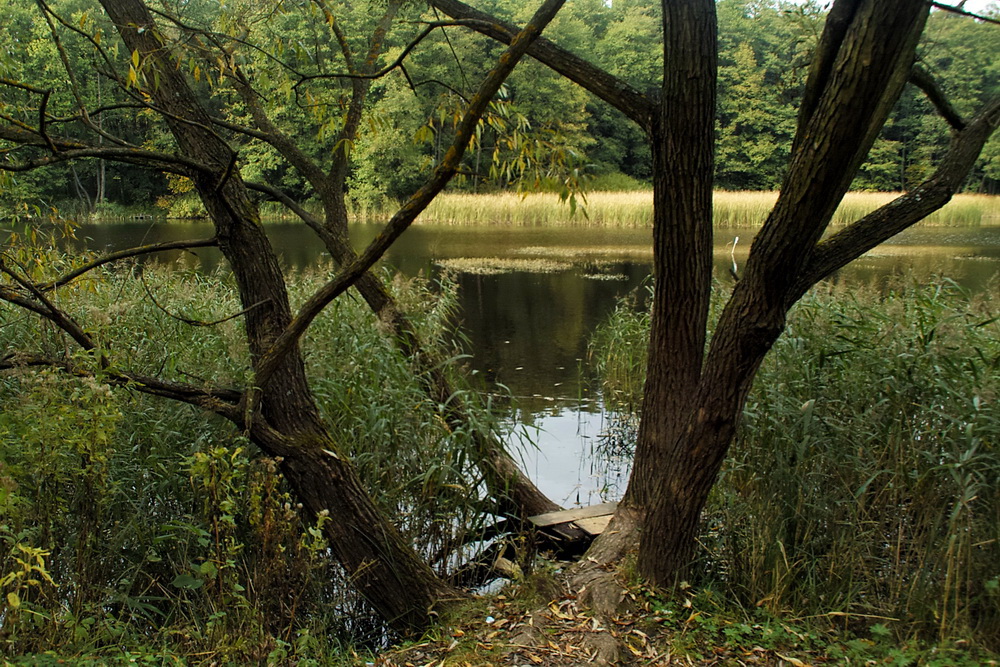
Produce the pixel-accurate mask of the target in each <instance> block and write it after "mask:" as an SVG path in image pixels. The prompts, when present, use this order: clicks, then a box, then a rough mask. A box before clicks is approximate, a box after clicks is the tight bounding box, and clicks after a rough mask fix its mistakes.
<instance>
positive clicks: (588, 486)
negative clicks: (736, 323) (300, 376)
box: [79, 223, 1000, 505]
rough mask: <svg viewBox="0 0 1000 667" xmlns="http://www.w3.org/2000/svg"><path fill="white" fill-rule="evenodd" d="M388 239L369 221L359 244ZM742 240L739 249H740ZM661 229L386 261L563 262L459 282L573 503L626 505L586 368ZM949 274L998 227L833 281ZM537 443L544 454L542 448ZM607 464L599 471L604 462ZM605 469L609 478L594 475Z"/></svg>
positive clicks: (468, 246) (403, 248)
mask: <svg viewBox="0 0 1000 667" xmlns="http://www.w3.org/2000/svg"><path fill="white" fill-rule="evenodd" d="M378 230H379V227H378V226H372V225H357V226H355V227H353V228H352V230H351V233H352V240H353V241H354V242H355V245H356V247H358V248H360V247H362V246H363V244H364V243H366V242H367V241H368V240H369V239H371V238H372V237H373V236H374V235H375V234H376V233H377V232H378ZM268 232H269V235H270V236H271V238H272V241H273V243H274V245H275V247H276V248H277V250H278V252H279V253H280V255H281V257H282V259H283V261H284V262H285V263H286V264H287V265H289V266H293V267H303V266H308V265H310V264H312V263H315V262H317V261H319V260H320V259H322V258H323V257H324V253H323V252H322V249H321V246H320V244H319V243H318V242H317V241H316V240H315V238H314V237H313V236H312V233H311V232H310V231H309V230H308V229H306V228H305V227H303V226H301V225H297V224H273V225H269V226H268ZM753 233H754V231H753V230H731V231H730V230H727V231H723V232H720V233H718V234H717V238H716V276H717V278H718V280H719V281H720V282H728V281H731V280H732V279H731V278H730V277H729V267H730V266H731V264H732V263H733V261H735V262H736V263H737V265H740V264H742V262H743V261H744V260H745V258H746V253H747V251H748V250H749V245H750V239H751V238H752V236H753ZM211 234H212V230H211V227H210V226H209V225H207V224H162V223H160V224H149V223H137V224H115V225H107V226H87V227H84V228H83V229H82V230H80V234H79V236H80V237H81V238H86V243H87V245H88V246H90V247H91V248H93V249H101V248H108V249H118V248H124V247H128V246H130V245H138V244H141V243H152V242H157V241H166V240H179V239H194V238H206V237H209V236H211ZM735 237H739V241H738V242H737V244H736V250H735V253H733V251H732V242H733V240H734V238H735ZM650 243H651V233H650V232H649V230H630V229H626V230H619V229H603V228H589V227H544V228H542V227H537V228H535V227H503V226H495V227H465V226H437V225H418V226H415V227H413V228H411V229H410V230H408V231H407V232H406V233H405V234H404V235H403V236H402V238H401V239H400V240H399V241H398V242H397V243H396V244H395V245H394V246H393V247H392V248H391V249H390V251H389V252H388V253H387V255H386V257H385V259H384V263H385V264H386V265H388V266H391V267H393V268H395V269H398V270H400V271H402V272H403V273H404V274H406V275H417V274H423V275H437V274H438V273H439V272H440V271H441V269H440V267H439V265H438V264H437V262H440V261H442V260H454V259H458V258H505V259H518V260H524V259H528V260H531V259H535V260H539V259H540V260H550V261H551V260H556V261H559V262H564V263H565V264H566V265H567V266H566V268H564V269H563V270H560V271H557V272H553V273H534V272H528V271H519V272H512V273H503V274H499V275H479V274H475V273H468V272H460V273H457V274H455V275H454V277H455V279H456V280H457V281H458V283H459V290H460V292H459V293H460V308H461V318H462V322H461V326H462V331H463V333H464V335H465V336H466V337H467V338H468V341H469V345H468V350H469V352H470V353H471V357H470V359H469V360H468V362H467V363H468V365H469V367H470V369H471V370H472V371H474V372H475V373H476V375H478V376H480V377H482V378H484V380H485V384H484V386H485V387H486V388H487V389H490V388H493V387H496V384H497V383H499V384H502V385H503V386H504V387H506V388H507V390H509V393H510V395H512V396H513V397H514V400H515V406H516V408H517V411H518V417H519V419H518V422H519V423H520V425H521V427H520V429H519V433H520V436H518V434H517V433H514V434H512V436H511V438H512V440H514V441H519V442H521V444H520V445H519V446H518V447H516V449H518V450H520V451H521V452H522V457H523V463H524V467H525V469H526V470H527V472H528V473H529V474H530V475H531V476H532V477H533V478H534V479H535V480H536V482H537V483H538V484H539V486H540V487H541V488H542V489H543V491H545V492H546V493H548V494H549V495H550V496H551V497H552V498H553V499H554V500H556V501H557V502H560V503H562V504H564V505H570V504H574V503H577V502H579V503H582V504H589V503H592V502H600V499H601V498H607V497H615V496H617V495H618V494H619V493H620V491H621V490H622V489H620V488H618V485H619V483H620V481H621V475H622V474H624V472H623V471H622V470H620V469H618V468H617V467H616V465H615V462H614V460H613V459H612V460H611V463H610V464H609V463H608V461H607V459H606V457H605V458H602V457H594V456H592V455H591V454H592V449H593V448H594V447H596V446H597V445H598V441H599V435H600V434H601V433H602V431H603V430H604V429H605V428H606V425H607V424H606V422H605V419H606V416H605V415H604V414H603V413H602V410H601V405H600V397H599V396H598V395H597V391H596V382H595V381H594V378H593V376H592V373H591V372H590V365H589V364H588V362H587V357H586V346H587V339H588V338H589V336H590V334H591V333H592V332H593V330H594V328H595V326H596V325H597V324H598V323H599V322H600V321H601V320H602V319H603V318H604V317H606V316H607V314H608V313H609V312H610V310H611V309H612V308H614V306H615V304H616V302H617V300H618V299H620V298H621V297H623V296H625V295H627V294H629V293H630V292H633V291H636V290H637V291H638V292H637V293H638V295H639V296H640V297H641V296H642V295H644V294H645V288H644V284H645V283H646V281H647V278H648V276H649V272H650V267H651V262H652V251H651V247H650ZM178 258H182V259H181V261H186V262H192V263H197V264H199V265H201V266H202V267H204V268H206V269H210V268H213V267H215V266H216V265H217V264H218V263H219V261H220V256H219V254H218V252H217V251H215V250H211V249H209V250H198V251H196V252H195V253H194V254H191V253H187V254H184V255H182V254H181V253H172V254H171V255H170V256H166V257H163V258H162V259H163V260H164V261H177V260H178ZM907 271H912V272H914V273H915V274H916V275H918V276H926V279H927V280H931V279H932V276H946V277H947V278H949V279H951V280H955V281H956V282H958V283H959V284H962V285H964V286H966V287H968V288H969V289H972V290H982V289H986V288H987V286H988V284H989V281H990V280H991V279H993V278H994V277H995V276H996V275H997V273H998V272H1000V226H996V227H980V228H962V229H955V228H942V227H936V228H930V227H929V228H917V229H911V230H908V231H907V232H904V233H903V234H900V235H899V236H897V237H896V238H894V239H892V240H891V241H890V242H888V243H886V244H883V245H882V246H880V247H879V248H877V249H876V250H875V251H873V252H872V253H869V254H868V255H866V256H864V257H862V258H860V259H858V260H857V261H855V262H854V263H852V264H851V265H850V266H848V267H846V268H845V269H843V270H841V271H840V272H839V273H838V274H837V275H835V276H833V277H831V278H830V280H832V281H835V282H847V283H875V284H878V283H881V282H884V281H886V280H887V279H888V277H890V276H891V275H893V274H897V273H904V272H907ZM532 443H533V444H532ZM597 459H600V460H601V463H600V464H598V463H596V462H595V461H597ZM596 465H601V466H602V467H601V469H595V468H594V467H593V466H596Z"/></svg>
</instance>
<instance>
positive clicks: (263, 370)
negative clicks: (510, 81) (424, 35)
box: [255, 0, 565, 386]
mask: <svg viewBox="0 0 1000 667" xmlns="http://www.w3.org/2000/svg"><path fill="white" fill-rule="evenodd" d="M564 2H565V0H546V1H545V3H544V4H543V5H542V6H541V7H540V8H539V9H538V11H537V12H536V13H535V15H534V16H533V17H532V18H531V21H529V22H528V23H527V24H526V25H525V26H524V29H522V30H521V32H520V33H518V35H517V37H515V38H514V40H513V41H512V42H511V44H510V47H509V48H508V49H507V50H506V51H505V52H504V53H503V54H502V55H501V56H500V59H499V61H498V63H497V65H496V67H494V68H493V69H492V70H491V71H490V73H489V74H488V75H487V76H486V79H485V80H484V81H483V83H482V84H481V85H480V87H479V90H478V91H477V92H476V94H475V95H474V96H473V97H472V101H471V102H470V103H469V107H468V109H467V110H466V112H465V115H464V116H463V118H462V122H461V123H459V125H458V127H457V128H456V131H455V138H454V140H453V141H452V143H451V146H450V147H449V148H448V151H447V152H446V153H445V157H444V160H443V161H442V162H441V164H439V165H438V166H437V168H436V169H435V170H434V175H433V176H432V177H431V180H430V181H429V182H428V183H426V184H424V186H423V187H421V188H420V189H419V190H418V191H417V192H416V193H415V194H413V195H412V196H411V197H410V198H409V199H408V200H407V201H406V203H405V204H403V206H402V207H401V208H400V209H399V211H397V212H396V214H395V215H393V216H392V219H390V220H389V222H388V224H387V225H386V226H385V229H383V230H382V232H381V233H380V234H379V235H378V236H377V237H376V238H375V239H374V240H373V241H372V242H371V243H370V244H369V245H368V247H367V248H365V250H364V252H363V253H361V255H359V256H358V257H357V259H355V260H354V261H352V262H351V263H350V264H349V265H347V266H346V267H344V269H343V270H342V271H341V272H340V273H339V274H338V275H337V276H336V277H335V278H334V279H333V280H332V281H330V282H329V283H327V284H326V285H324V286H323V287H321V288H320V289H319V290H317V292H316V293H315V294H313V295H312V296H311V297H310V298H309V299H308V300H307V301H306V302H305V304H303V306H302V308H301V310H300V311H299V313H298V314H297V315H296V316H295V317H294V319H293V320H292V321H291V322H290V323H289V325H288V327H286V329H285V330H284V331H282V332H281V335H279V336H278V338H277V339H276V340H275V341H274V343H273V344H272V345H271V347H270V349H269V350H268V351H267V352H265V353H264V355H263V356H262V358H261V360H260V363H259V364H258V366H257V377H256V378H255V382H256V384H257V386H263V385H264V384H266V383H267V381H268V379H269V378H270V376H271V375H272V374H273V373H274V371H275V370H277V368H278V367H279V365H280V363H281V361H282V359H283V358H284V356H285V355H286V354H287V353H288V352H289V351H290V350H291V349H293V348H294V346H295V345H296V344H297V343H298V340H299V339H300V338H301V337H302V335H303V334H304V333H305V331H306V329H308V328H309V325H310V324H312V321H313V320H314V319H316V317H317V316H318V315H319V314H320V313H321V312H322V311H323V309H324V308H325V307H326V306H327V305H328V304H329V303H330V302H331V301H333V300H334V299H335V298H336V297H337V296H339V295H340V294H342V293H343V292H344V291H346V290H347V289H348V288H349V287H350V286H351V285H353V284H354V283H355V282H356V281H357V280H358V279H359V278H360V277H361V276H362V275H363V274H364V273H365V272H366V271H367V270H368V269H370V268H371V267H372V265H374V264H375V262H377V261H378V260H379V258H380V257H382V255H383V254H384V253H385V251H386V250H387V249H388V248H389V246H390V245H392V243H393V242H394V241H395V240H396V239H397V238H399V236H400V235H401V234H402V233H403V232H404V231H406V229H407V228H408V227H409V226H410V224H411V223H412V222H413V221H414V220H415V219H416V217H417V216H418V215H419V214H420V213H421V212H422V211H423V210H424V209H425V208H427V206H428V205H429V204H430V203H431V201H432V200H433V199H434V197H435V196H437V194H438V193H439V192H440V191H441V190H442V189H443V188H444V186H445V185H446V184H447V183H448V181H449V180H450V179H451V177H452V176H453V175H454V174H455V171H456V170H457V169H458V165H459V163H460V162H461V160H462V156H463V155H464V154H465V149H466V147H467V146H468V145H469V141H470V140H471V139H472V135H473V133H474V131H475V127H476V124H477V123H478V122H479V119H480V118H481V117H482V115H483V114H484V113H485V112H486V109H487V108H488V107H489V103H490V100H492V99H493V96H494V95H496V93H497V91H498V90H499V89H500V86H501V85H502V84H503V82H504V81H505V80H506V79H507V77H508V76H509V75H510V73H511V72H512V71H513V70H514V66H515V65H517V63H518V61H519V60H520V59H521V58H522V57H523V56H524V54H525V53H526V52H527V51H528V49H529V47H530V46H531V43H532V42H533V41H534V40H535V39H536V38H537V36H538V34H539V33H540V32H541V31H542V29H543V28H544V27H545V26H546V25H548V24H549V22H550V21H551V20H552V19H553V18H554V17H555V15H556V13H557V12H558V11H559V9H560V8H561V7H562V5H563V3H564Z"/></svg>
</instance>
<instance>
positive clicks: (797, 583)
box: [595, 282, 1000, 650]
mask: <svg viewBox="0 0 1000 667" xmlns="http://www.w3.org/2000/svg"><path fill="white" fill-rule="evenodd" d="M996 295H997V292H996V291H993V292H987V293H986V294H984V295H982V296H979V297H970V296H969V295H968V294H965V293H963V292H962V291H961V290H959V289H958V288H957V287H955V286H954V285H953V284H950V283H947V282H944V283H942V284H941V285H938V286H915V285H906V284H898V285H896V286H895V287H894V288H893V289H892V290H890V291H889V292H888V293H876V292H874V291H866V290H863V289H860V290H859V289H858V288H857V287H852V288H850V289H849V290H848V289H843V288H819V289H818V290H817V291H816V292H814V293H813V294H811V295H810V296H808V297H806V298H805V299H804V300H803V301H802V302H801V303H800V304H799V305H798V306H796V308H795V309H794V310H793V312H792V314H791V316H790V319H789V324H788V329H787V331H786V333H785V334H784V335H783V336H782V337H781V338H780V339H779V341H778V343H777V344H776V346H775V348H774V350H773V351H772V352H771V354H770V355H769V356H768V358H767V360H766V361H765V363H764V365H763V366H762V368H761V370H760V373H759V375H758V377H757V380H756V382H755V385H754V389H753V391H752V393H751V396H750V398H749V400H748V403H747V406H746V409H745V414H744V421H743V424H742V426H741V428H740V431H739V434H738V436H737V438H736V440H735V442H734V443H733V445H732V447H731V450H730V452H729V457H728V459H727V461H726V464H725V466H724V469H723V472H722V475H721V478H720V480H719V483H718V484H717V486H716V488H715V490H714V491H713V494H712V497H711V499H710V501H709V505H708V507H707V509H706V512H705V528H704V530H705V532H704V533H703V535H702V537H701V540H700V544H701V545H702V551H701V553H700V556H699V558H700V568H699V569H700V570H701V571H702V572H704V573H705V577H706V583H708V584H710V585H713V586H717V587H719V588H720V589H722V590H724V591H726V592H727V593H728V595H729V596H730V598H731V599H732V600H736V601H738V602H740V603H741V604H745V605H758V606H766V607H767V608H769V609H772V610H774V611H781V612H783V613H785V614H789V615H793V616H801V617H806V616H808V617H815V618H819V619H824V620H826V621H828V622H829V623H831V624H832V625H840V626H842V627H847V628H850V629H854V628H857V627H858V626H865V625H871V624H874V623H883V624H887V625H889V626H891V627H892V628H894V629H895V631H896V633H897V635H898V636H899V637H901V638H905V637H913V636H917V637H922V638H925V639H953V638H965V639H969V638H973V639H975V640H977V641H979V642H982V643H983V644H984V645H985V646H987V647H988V648H991V649H992V650H996V649H997V648H998V643H1000V642H998V638H1000V578H998V577H1000V573H998V570H997V563H1000V487H998V484H997V480H1000V319H998V318H1000V298H998V297H997V296H996ZM646 318H647V315H646V314H644V313H641V312H638V313H637V312H635V311H634V310H632V309H622V310H620V311H619V313H618V314H616V315H615V318H614V319H613V320H611V321H610V322H609V324H608V325H607V327H606V329H605V330H604V331H603V332H602V333H601V334H600V336H599V338H598V339H597V343H598V345H600V349H599V350H596V351H595V354H597V355H598V356H605V357H606V358H607V362H606V367H605V369H604V373H605V378H606V379H607V382H608V388H607V391H608V392H609V393H608V395H609V397H611V398H612V399H613V398H614V397H618V396H621V397H624V398H625V399H626V400H629V401H632V402H631V403H630V405H635V399H636V397H637V396H638V395H639V391H640V388H641V382H642V373H641V372H636V371H635V370H634V369H635V368H638V367H641V356H642V354H643V351H644V350H645V336H646V333H645V332H647V331H648V322H647V320H646ZM638 330H641V331H643V333H642V334H637V333H636V331H638Z"/></svg>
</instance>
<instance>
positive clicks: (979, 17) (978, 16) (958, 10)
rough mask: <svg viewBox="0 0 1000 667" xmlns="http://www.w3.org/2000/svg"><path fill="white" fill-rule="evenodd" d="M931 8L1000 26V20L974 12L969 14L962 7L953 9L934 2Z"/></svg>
mask: <svg viewBox="0 0 1000 667" xmlns="http://www.w3.org/2000/svg"><path fill="white" fill-rule="evenodd" d="M931 6H932V7H934V8H935V9H940V10H941V11H945V12H951V13H952V14H958V15H959V16H968V17H969V18H974V19H976V20H977V21H983V22H984V23H995V24H996V25H1000V20H998V19H995V18H993V17H992V16H984V15H982V14H974V13H972V12H967V11H965V10H964V9H961V8H960V7H952V6H951V5H945V4H942V3H940V2H932V3H931Z"/></svg>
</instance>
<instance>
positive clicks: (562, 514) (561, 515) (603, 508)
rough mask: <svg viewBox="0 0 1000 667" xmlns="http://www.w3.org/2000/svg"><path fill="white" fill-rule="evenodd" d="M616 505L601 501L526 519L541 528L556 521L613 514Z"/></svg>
mask: <svg viewBox="0 0 1000 667" xmlns="http://www.w3.org/2000/svg"><path fill="white" fill-rule="evenodd" d="M617 507H618V503H601V504H600V505H591V506H590V507H578V508H577V509H572V510H561V511H559V512H546V513H545V514H536V515H535V516H529V517H528V521H530V522H531V523H533V524H535V525H536V526H538V527H539V528H543V527H545V526H554V525H555V524H557V523H569V522H570V521H576V520H577V519H589V518H591V517H595V516H602V515H604V514H614V513H615V509H616V508H617Z"/></svg>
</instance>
